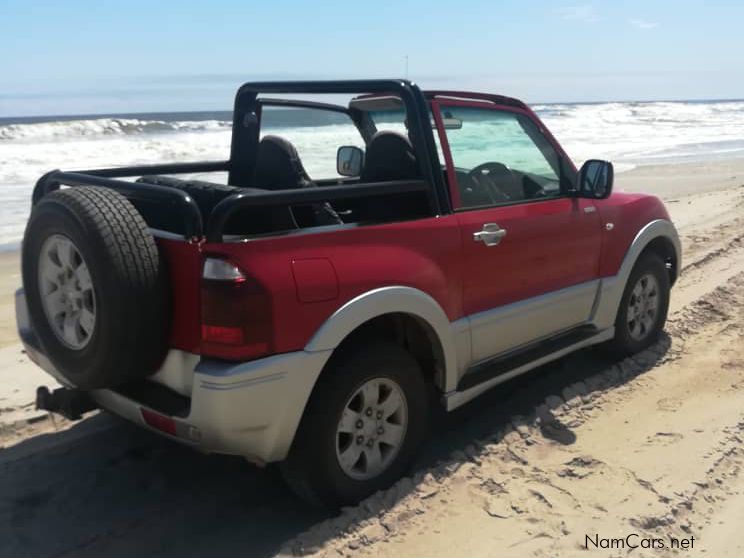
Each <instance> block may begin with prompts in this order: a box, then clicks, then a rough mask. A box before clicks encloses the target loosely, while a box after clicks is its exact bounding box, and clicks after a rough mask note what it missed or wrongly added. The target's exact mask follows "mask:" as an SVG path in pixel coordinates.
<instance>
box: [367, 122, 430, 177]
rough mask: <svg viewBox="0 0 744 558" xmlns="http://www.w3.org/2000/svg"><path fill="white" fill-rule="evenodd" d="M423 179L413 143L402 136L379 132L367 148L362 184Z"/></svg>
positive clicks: (385, 131)
mask: <svg viewBox="0 0 744 558" xmlns="http://www.w3.org/2000/svg"><path fill="white" fill-rule="evenodd" d="M414 178H421V173H420V172H419V166H418V162H417V161H416V155H414V152H413V146H412V145H411V142H410V141H409V140H408V138H407V137H405V136H404V135H402V134H398V133H397V132H391V131H387V130H383V131H381V132H377V133H376V134H375V135H374V136H372V139H371V140H370V142H369V145H368V146H367V156H366V158H365V162H364V169H363V170H362V176H361V177H360V179H361V181H362V182H383V181H386V180H411V179H414Z"/></svg>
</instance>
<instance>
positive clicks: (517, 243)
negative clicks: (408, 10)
mask: <svg viewBox="0 0 744 558" xmlns="http://www.w3.org/2000/svg"><path fill="white" fill-rule="evenodd" d="M298 93H301V94H321V95H323V94H326V97H325V98H328V97H329V96H335V97H334V98H338V97H340V96H342V95H343V96H345V98H346V99H350V100H349V101H348V103H347V104H344V105H340V104H330V103H326V102H311V101H305V100H288V98H287V96H286V95H283V96H282V97H281V98H271V97H269V96H267V95H271V94H293V95H295V96H297V94H298ZM309 115H310V116H312V118H311V117H310V116H309ZM294 117H297V118H298V119H300V117H301V120H302V122H303V123H304V124H303V126H300V127H298V126H294V127H288V126H287V125H288V124H292V119H293V118H294ZM272 123H273V124H272ZM267 129H268V130H269V131H271V132H272V133H271V134H267V133H266V131H267ZM298 130H299V132H300V133H298ZM275 134H277V135H275ZM292 134H294V135H296V136H297V137H298V138H299V140H298V139H297V138H295V145H293V143H291V142H290V137H289V136H291V135H292ZM296 147H300V152H303V153H304V155H305V163H306V164H307V166H308V168H309V169H310V170H311V174H308V172H306V170H305V168H304V166H303V162H302V161H301V159H300V155H299V153H298V150H297V148H296ZM329 150H330V153H329ZM315 159H317V160H315ZM329 160H330V161H331V165H330V167H331V168H330V169H328V168H327V167H328V165H327V164H325V167H323V164H324V163H323V161H326V162H327V161H329ZM209 173H227V181H226V182H227V183H226V184H225V183H224V180H223V181H222V183H219V182H207V181H204V180H202V179H199V180H197V179H195V178H194V175H195V174H196V175H199V178H203V175H207V176H209ZM173 175H181V178H176V177H174V176H173ZM184 175H185V176H184ZM126 177H131V178H133V179H132V180H125V178H126ZM216 180H217V181H219V178H217V179H216ZM612 182H613V170H612V165H611V164H610V163H607V162H604V161H598V160H590V161H587V162H586V163H585V164H584V165H583V167H582V168H581V170H579V171H577V170H576V168H575V167H574V165H573V163H572V162H571V160H570V159H569V157H568V156H567V155H566V153H565V152H564V151H563V149H561V146H560V145H559V144H558V142H557V141H556V140H555V139H554V138H553V136H552V135H551V134H550V132H549V131H548V130H547V129H546V128H545V126H544V125H543V123H542V122H541V121H540V119H539V118H538V117H537V116H536V115H535V113H534V112H532V111H531V110H530V109H529V108H528V107H527V106H526V105H525V104H524V103H522V102H520V101H518V100H516V99H512V98H509V97H504V96H500V95H490V94H481V93H468V92H462V91H422V90H420V89H419V88H418V87H417V86H416V85H415V84H413V83H411V82H408V81H405V80H370V81H326V82H322V81H321V82H284V83H282V82H273V83H248V84H245V85H243V86H242V87H241V88H240V90H239V91H238V93H237V96H236V100H235V107H234V120H233V126H232V143H231V149H230V156H229V159H228V160H226V161H216V162H204V163H177V164H162V165H152V166H138V167H128V168H110V169H99V170H88V171H78V172H64V171H52V172H50V173H48V174H46V175H44V176H43V177H42V178H41V179H40V180H39V181H38V183H37V185H36V187H35V189H34V194H33V210H32V213H31V217H30V219H29V222H28V226H27V229H26V233H25V237H24V241H23V264H22V265H23V287H24V288H23V289H22V290H20V291H19V292H18V293H17V297H16V307H17V319H18V328H19V332H20V336H21V338H22V340H23V342H24V344H25V346H26V350H27V352H28V354H29V356H30V357H31V358H32V359H33V360H34V361H35V362H36V363H37V364H38V365H39V366H41V367H42V368H43V369H44V370H46V371H47V372H48V373H49V374H51V375H52V376H53V377H54V378H56V379H57V380H58V381H59V382H60V383H61V384H62V385H63V387H61V388H58V389H56V390H54V391H53V392H49V390H47V389H46V388H44V387H41V388H39V390H38V393H37V404H38V405H39V407H41V408H45V409H49V410H53V411H58V412H61V413H64V414H65V415H67V416H68V417H71V418H79V416H80V415H81V414H82V413H84V412H86V411H88V410H91V409H93V408H96V407H100V408H103V409H106V410H108V411H111V412H113V413H116V414H118V415H120V416H122V417H124V418H126V419H129V420H131V421H133V422H136V423H138V424H140V425H142V426H144V427H147V428H149V429H152V430H155V431H158V432H160V433H162V434H165V435H166V436H168V437H169V438H171V439H173V440H176V441H178V442H181V443H183V444H187V445H190V446H193V447H195V448H198V449H200V450H202V451H207V452H219V453H225V454H234V455H240V456H244V457H245V458H247V459H249V460H251V461H253V462H256V463H260V464H263V463H268V462H278V461H281V462H282V464H281V469H282V471H283V472H284V475H285V477H286V478H287V480H288V481H289V484H290V485H291V486H292V487H293V488H294V489H295V490H296V491H297V492H298V493H299V494H301V495H302V496H303V497H305V498H306V499H308V500H311V501H314V502H320V503H323V504H327V505H339V504H344V503H350V502H354V501H357V500H359V499H360V498H362V497H364V496H366V495H368V494H370V493H372V492H373V491H375V490H378V489H380V488H383V487H385V486H386V485H389V484H390V483H392V482H393V481H394V480H395V479H396V478H398V477H399V476H400V475H402V474H403V473H404V472H405V471H406V469H407V468H408V467H409V466H410V465H411V462H412V460H413V458H414V455H415V453H416V450H417V449H418V447H419V445H420V443H421V442H422V440H423V439H424V436H425V433H426V428H427V415H428V413H429V410H430V409H431V406H432V405H437V404H441V405H443V406H444V408H446V409H447V410H452V409H455V408H457V407H459V406H460V405H463V404H464V403H466V402H467V401H469V400H470V399H472V398H474V397H475V396H477V395H478V394H480V393H482V392H483V391H485V390H487V389H489V388H491V387H493V386H495V385H497V384H499V383H500V382H503V381H505V380H507V379H508V378H511V377H513V376H516V375H517V374H521V373H522V372H525V371H527V370H530V369H532V368H534V367H536V366H539V365H541V364H543V363H545V362H548V361H550V360H554V359H557V358H559V357H561V356H563V355H566V354H567V353H569V352H571V351H576V350H578V349H581V348H583V347H587V346H589V345H596V344H599V343H603V344H605V345H607V346H608V347H609V348H611V349H612V350H613V351H614V352H615V353H616V354H618V355H623V354H629V353H633V352H636V351H639V350H641V349H643V348H645V347H647V346H649V345H650V344H652V343H653V342H654V341H655V340H656V339H657V336H658V335H659V332H660V330H661V329H662V327H663V325H664V322H665V319H666V314H667V308H668V302H669V290H670V287H671V285H673V284H674V282H675V280H676V278H677V274H678V273H679V269H680V243H679V239H678V236H677V233H676V231H675V228H674V226H673V225H672V223H671V222H670V220H669V215H668V214H667V211H666V210H665V208H664V206H663V205H662V203H661V202H660V201H659V200H658V199H657V198H655V197H653V196H648V195H641V194H627V193H617V192H612ZM432 394H433V395H434V397H432Z"/></svg>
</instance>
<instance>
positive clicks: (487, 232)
mask: <svg viewBox="0 0 744 558" xmlns="http://www.w3.org/2000/svg"><path fill="white" fill-rule="evenodd" d="M505 236H506V229H502V228H501V227H499V226H498V225H497V224H496V223H486V224H485V225H483V228H482V229H481V230H480V231H478V232H474V233H473V240H474V241H475V242H482V243H483V244H485V245H486V246H496V245H497V244H498V243H499V242H501V239H502V238H504V237H505Z"/></svg>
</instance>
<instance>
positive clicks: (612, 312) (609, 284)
mask: <svg viewBox="0 0 744 558" xmlns="http://www.w3.org/2000/svg"><path fill="white" fill-rule="evenodd" d="M660 237H662V238H666V239H668V240H669V241H670V242H671V243H672V246H674V251H675V253H676V257H675V263H676V267H677V269H675V270H674V271H675V273H676V274H677V276H679V271H680V269H682V246H681V243H680V241H679V235H678V234H677V229H676V228H675V227H674V225H673V224H672V222H671V221H669V220H667V219H655V220H654V221H651V222H650V223H648V224H646V225H645V226H644V227H643V228H642V229H641V230H640V231H638V234H636V236H635V238H634V239H633V242H631V243H630V247H629V248H628V251H627V252H626V253H625V257H624V258H623V262H622V264H620V269H619V270H618V272H617V274H616V275H614V276H612V277H603V278H602V283H601V287H600V289H601V290H600V294H599V299H598V304H597V308H596V310H595V312H594V320H593V321H594V323H595V325H596V326H597V327H598V328H599V329H604V328H606V327H611V326H613V325H614V323H615V316H616V315H617V309H618V307H619V306H620V299H621V298H622V296H623V291H624V290H625V284H626V283H627V281H628V278H629V277H630V272H631V271H632V270H633V266H635V264H636V261H638V257H639V256H640V255H641V253H642V252H643V250H645V249H646V247H647V246H648V245H649V244H650V243H651V241H652V240H654V239H656V238H660Z"/></svg>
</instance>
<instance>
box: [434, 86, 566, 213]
mask: <svg viewBox="0 0 744 558" xmlns="http://www.w3.org/2000/svg"><path fill="white" fill-rule="evenodd" d="M442 105H443V106H445V107H464V108H476V109H485V110H494V111H499V112H509V113H513V114H517V115H521V116H524V117H526V118H528V119H529V120H530V121H531V122H532V123H533V124H534V125H535V127H536V128H537V131H538V133H540V134H542V136H543V137H544V138H545V140H546V141H547V142H548V144H549V145H550V146H551V147H552V148H553V150H554V151H555V153H556V156H557V157H558V165H559V167H560V168H561V169H565V170H567V171H568V172H572V173H576V172H577V171H576V166H575V165H574V164H573V162H572V161H571V159H570V158H569V157H568V155H567V154H566V152H565V151H564V150H563V148H562V147H561V146H560V144H559V143H558V142H557V141H556V139H555V138H554V137H553V135H552V134H551V133H550V131H549V130H548V129H547V128H546V127H545V125H544V124H543V123H542V122H541V121H540V119H539V118H538V116H537V115H536V114H535V113H534V112H532V111H531V110H529V109H527V110H524V109H521V108H518V107H512V106H506V105H500V104H495V103H493V102H488V101H480V100H463V99H452V98H438V99H432V101H431V112H432V115H433V117H434V123H435V125H436V128H437V134H438V137H439V145H440V146H441V148H442V154H443V155H444V164H445V167H446V169H445V170H446V172H447V185H448V188H449V194H450V199H451V203H452V210H453V211H454V212H455V213H459V212H462V211H477V210H479V209H489V208H494V207H507V206H511V205H518V204H525V203H539V202H548V201H552V200H557V199H563V198H567V197H569V194H568V192H567V191H566V188H565V185H564V183H563V178H564V177H563V176H562V175H561V176H559V180H560V181H561V185H560V195H557V196H552V197H549V198H535V199H530V200H515V201H511V202H504V203H496V204H488V205H477V206H470V207H463V206H462V200H461V198H460V187H459V185H458V183H457V173H456V172H455V164H454V159H453V158H452V151H451V149H450V144H449V138H448V137H447V130H445V128H444V122H443V119H442V111H441V106H442ZM525 133H526V132H525ZM530 139H531V138H530ZM535 147H536V148H537V146H535ZM538 149H539V148H538Z"/></svg>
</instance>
